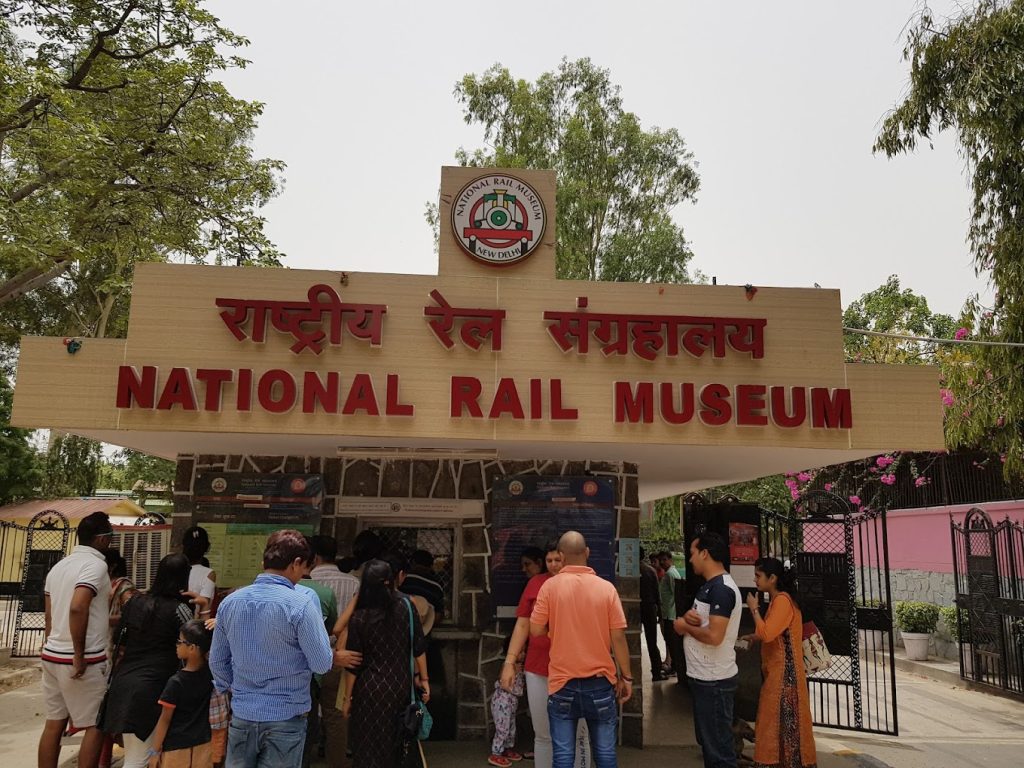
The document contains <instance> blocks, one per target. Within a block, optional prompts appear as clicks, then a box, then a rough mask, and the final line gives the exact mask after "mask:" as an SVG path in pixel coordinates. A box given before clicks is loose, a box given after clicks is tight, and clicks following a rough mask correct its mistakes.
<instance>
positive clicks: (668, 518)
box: [640, 496, 683, 555]
mask: <svg viewBox="0 0 1024 768" xmlns="http://www.w3.org/2000/svg"><path fill="white" fill-rule="evenodd" d="M679 510H680V506H679V497H678V496H670V497H668V498H666V499H658V500H657V501H655V502H654V514H653V515H652V516H651V518H650V519H649V520H643V521H641V523H640V539H641V541H642V542H643V545H644V549H646V550H647V554H648V555H650V554H654V553H655V552H660V551H662V550H668V551H670V552H677V551H679V549H680V547H681V546H682V541H683V535H682V532H681V531H680V529H679Z"/></svg>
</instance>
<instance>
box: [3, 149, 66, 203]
mask: <svg viewBox="0 0 1024 768" xmlns="http://www.w3.org/2000/svg"><path fill="white" fill-rule="evenodd" d="M70 165H71V158H70V157H65V158H64V159H63V160H61V161H60V162H59V163H57V164H56V165H55V166H54V167H53V168H51V169H50V170H48V171H44V172H43V173H41V174H40V175H39V176H38V177H36V178H35V179H34V180H33V181H30V182H29V183H28V184H23V185H22V186H20V187H18V188H17V189H15V190H14V191H13V192H11V194H10V196H9V198H10V201H11V203H12V204H15V203H20V202H21V201H22V200H24V199H25V198H26V197H28V196H29V195H32V194H34V193H36V192H37V191H39V190H40V189H42V188H43V187H44V186H46V185H47V184H49V183H50V182H51V181H53V180H54V179H56V178H59V177H60V176H61V174H63V172H64V171H65V170H67V168H68V167H69V166H70Z"/></svg>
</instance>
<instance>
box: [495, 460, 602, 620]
mask: <svg viewBox="0 0 1024 768" xmlns="http://www.w3.org/2000/svg"><path fill="white" fill-rule="evenodd" d="M615 491H616V489H615V481H614V480H613V479H611V478H604V477H543V476H537V475H527V476H519V477H505V478H501V479H499V480H498V481H497V482H496V483H495V485H494V487H493V490H492V492H491V552H492V555H491V593H492V594H493V596H494V606H495V613H496V615H497V616H498V618H510V617H513V616H515V610H516V606H517V605H518V604H519V597H520V595H521V594H522V592H523V587H525V586H526V576H525V575H523V572H522V568H521V565H520V557H521V555H522V553H523V549H525V548H526V547H529V546H534V547H539V548H540V549H544V546H545V544H546V542H548V541H550V540H552V539H557V538H558V537H559V536H561V535H562V534H563V533H565V532H566V531H579V532H580V533H582V534H583V536H584V538H586V540H587V546H588V547H590V560H589V562H588V565H589V566H590V567H591V568H593V569H594V570H595V571H596V572H597V575H598V576H601V577H602V578H605V579H607V580H608V581H611V582H612V583H614V582H615V550H614V546H615V532H616V531H615V524H616V513H615V499H616V494H615Z"/></svg>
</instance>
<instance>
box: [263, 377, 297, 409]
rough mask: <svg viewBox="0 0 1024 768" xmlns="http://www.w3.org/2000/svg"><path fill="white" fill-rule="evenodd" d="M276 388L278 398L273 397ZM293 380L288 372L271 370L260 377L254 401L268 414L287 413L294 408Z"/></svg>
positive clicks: (294, 390)
mask: <svg viewBox="0 0 1024 768" xmlns="http://www.w3.org/2000/svg"><path fill="white" fill-rule="evenodd" d="M275 387H277V388H278V391H279V392H280V396H279V397H277V398H275V397H274V389H275ZM295 396H296V386H295V379H293V378H292V375H291V374H290V373H288V371H285V370H282V369H280V368H271V369H270V370H269V371H267V372H266V373H264V374H263V375H262V376H260V380H259V383H258V384H257V385H256V400H257V401H258V402H259V404H260V407H261V408H262V409H263V410H265V411H269V412H270V413H287V412H288V411H290V410H291V409H292V408H294V407H295Z"/></svg>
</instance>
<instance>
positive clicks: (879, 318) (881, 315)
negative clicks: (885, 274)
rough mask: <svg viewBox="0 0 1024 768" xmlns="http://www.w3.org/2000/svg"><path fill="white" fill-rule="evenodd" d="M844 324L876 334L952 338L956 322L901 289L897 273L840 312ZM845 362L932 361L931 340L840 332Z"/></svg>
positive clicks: (918, 297)
mask: <svg viewBox="0 0 1024 768" xmlns="http://www.w3.org/2000/svg"><path fill="white" fill-rule="evenodd" d="M843 326H844V327H846V328H859V329H861V330H865V331H876V332H879V333H893V334H902V335H905V336H926V337H930V338H946V339H948V338H951V337H952V336H953V332H954V330H955V329H956V323H955V322H954V320H953V318H952V317H950V316H949V315H943V314H935V313H932V311H931V310H930V309H928V299H926V298H925V297H924V296H921V295H919V294H916V293H914V292H913V291H912V290H910V289H909V288H903V289H901V288H900V279H899V277H898V276H897V275H889V279H888V280H886V281H885V283H884V284H883V285H881V286H880V287H878V288H876V289H875V290H873V291H869V292H868V293H865V294H864V295H863V296H861V297H860V298H859V299H857V300H856V301H852V302H850V305H849V306H848V307H847V308H846V311H845V312H843ZM843 346H844V347H845V349H846V359H847V361H855V362H864V363H894V364H907V363H910V364H914V363H927V362H933V361H934V356H935V347H936V345H935V344H934V343H928V342H919V341H910V340H907V339H894V338H888V337H884V336H866V335H863V334H859V333H845V334H843Z"/></svg>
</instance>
